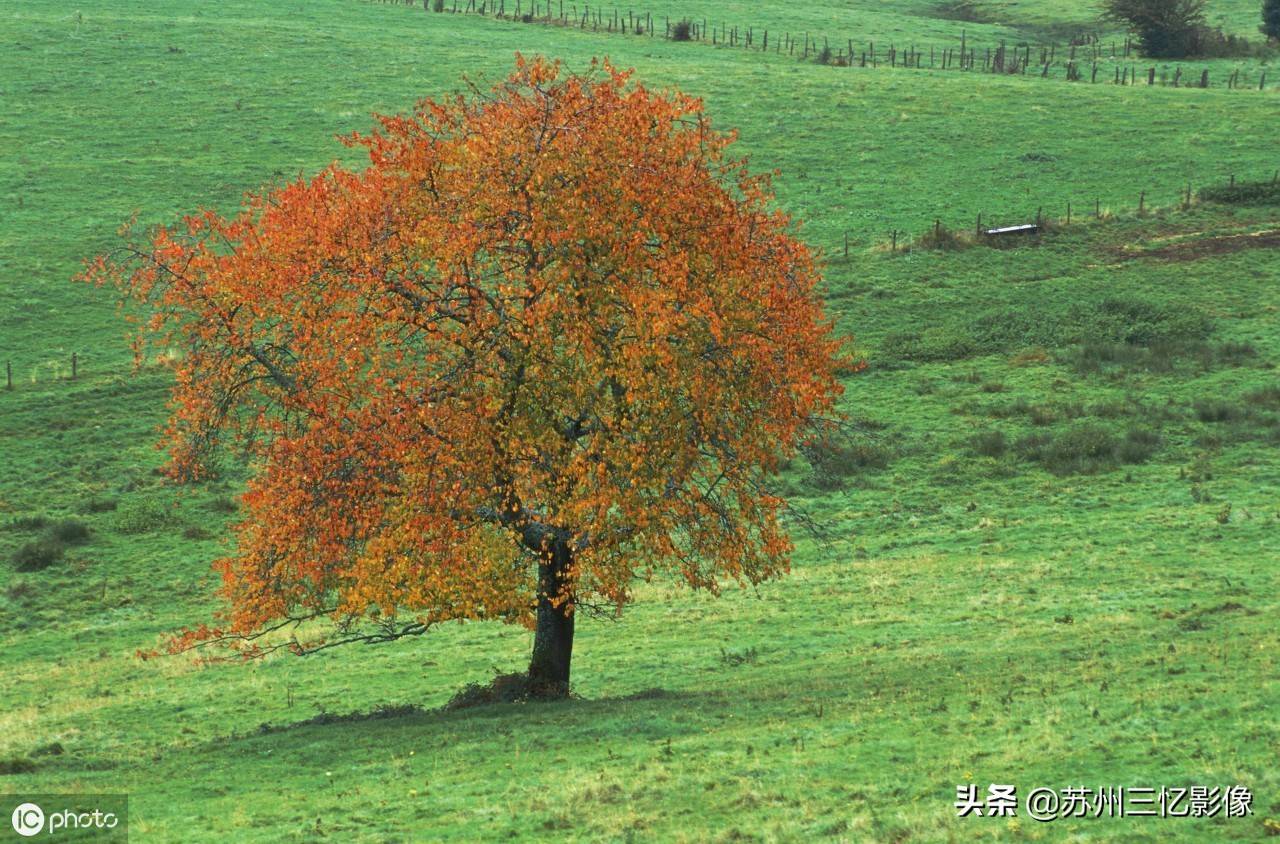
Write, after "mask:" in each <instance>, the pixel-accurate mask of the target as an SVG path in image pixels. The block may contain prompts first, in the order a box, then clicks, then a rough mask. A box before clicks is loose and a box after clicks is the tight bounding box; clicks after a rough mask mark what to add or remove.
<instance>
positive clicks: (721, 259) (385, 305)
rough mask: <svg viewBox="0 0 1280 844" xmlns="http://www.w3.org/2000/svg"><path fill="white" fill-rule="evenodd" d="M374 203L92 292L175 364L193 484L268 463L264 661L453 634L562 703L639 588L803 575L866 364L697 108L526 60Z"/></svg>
mask: <svg viewBox="0 0 1280 844" xmlns="http://www.w3.org/2000/svg"><path fill="white" fill-rule="evenodd" d="M379 124H380V128H378V129H377V130H376V131H374V132H372V133H371V134H368V135H363V136H362V135H354V136H352V137H351V138H349V139H348V143H349V144H353V145H359V146H362V147H364V148H366V149H367V150H368V155H369V161H370V163H369V166H368V167H366V168H365V169H363V170H360V171H358V172H353V171H351V170H348V169H344V168H343V167H341V166H338V165H333V166H331V167H329V168H328V169H326V170H325V171H324V172H322V173H321V174H320V175H319V176H317V177H315V178H313V179H310V180H301V181H297V182H294V183H291V184H287V185H285V186H283V187H280V188H278V189H274V190H270V191H267V192H264V193H262V194H260V195H257V196H253V197H251V198H250V200H249V201H248V203H247V205H246V208H245V210H243V211H242V212H241V213H240V214H239V215H238V216H235V217H233V218H229V219H226V218H223V217H221V216H219V215H217V214H215V213H212V212H206V213H203V214H199V215H197V216H192V217H189V218H187V219H186V220H185V223H184V225H182V226H181V227H172V228H161V229H158V230H156V231H155V232H154V233H153V234H152V235H151V237H150V238H149V240H148V241H147V242H146V243H145V245H142V246H137V247H132V248H130V249H127V250H126V251H125V252H124V254H123V255H121V254H117V255H115V256H108V257H104V258H100V259H98V260H97V261H95V262H93V263H92V264H91V265H90V267H89V269H88V271H87V272H86V277H87V278H88V279H90V280H93V281H96V282H99V283H101V282H111V283H115V284H118V285H120V286H121V287H122V289H123V290H124V291H125V293H126V294H127V296H128V297H130V298H131V299H134V300H136V301H137V302H140V303H143V305H144V310H146V311H147V312H148V313H149V314H150V316H149V318H148V322H147V323H146V325H145V327H144V330H143V331H142V332H141V335H140V339H139V341H138V347H137V348H138V351H139V353H140V354H141V353H144V349H145V343H146V342H147V341H148V340H150V341H151V342H155V341H156V340H157V339H158V340H159V342H161V343H164V344H165V346H166V347H170V348H173V347H176V348H177V349H180V350H181V354H178V355H174V356H172V357H173V361H172V366H173V367H174V369H175V370H176V383H175V386H174V388H173V401H172V416H171V419H170V423H169V426H168V430H167V435H166V441H167V445H168V448H169V450H170V454H171V458H172V459H171V465H170V469H171V471H172V473H173V474H174V475H175V476H176V477H178V478H182V479H193V478H198V477H200V476H201V475H202V474H204V473H207V472H208V471H209V470H210V466H211V464H210V457H211V455H212V454H213V453H214V452H213V450H214V449H215V448H216V447H218V446H219V445H220V444H222V443H224V442H225V441H227V440H228V439H230V440H232V441H233V442H239V443H241V444H243V446H244V447H246V448H247V449H248V450H249V454H250V455H251V461H250V465H251V466H252V468H253V472H254V475H253V478H252V481H251V482H250V485H249V488H248V491H247V492H246V494H245V495H244V498H243V505H244V511H245V515H246V518H245V519H244V521H243V522H241V523H240V524H239V525H238V526H237V544H236V551H235V553H234V555H233V556H230V557H229V558H227V559H223V560H221V561H219V563H218V564H217V565H218V567H219V568H220V570H221V574H222V578H223V584H224V585H223V592H224V594H225V597H226V599H227V609H226V610H225V611H224V612H223V613H222V614H221V616H220V617H219V619H218V620H217V623H216V624H214V625H202V626H199V627H197V628H194V629H190V630H187V631H184V632H183V633H181V634H179V635H178V636H176V637H175V639H174V641H173V642H172V643H171V647H172V648H175V649H182V648H186V647H190V646H194V645H196V644H199V643H206V642H222V643H226V644H230V645H232V646H233V647H235V648H237V649H239V650H240V651H242V652H244V653H245V654H248V655H260V654H263V653H267V652H270V651H272V650H275V649H278V648H281V647H284V648H288V649H291V650H293V651H294V652H298V653H305V652H310V651H314V650H316V649H319V648H326V647H331V646H333V645H336V644H341V643H346V642H353V641H362V642H375V641H387V640H393V639H398V638H400V637H404V636H410V635H415V634H420V633H423V632H424V631H426V630H428V629H429V628H431V627H432V626H433V625H436V624H438V623H440V622H442V621H446V620H450V619H499V620H502V621H507V622H514V623H523V624H525V625H527V626H529V627H531V628H533V630H534V644H533V656H532V660H531V663H530V667H529V675H530V676H529V679H530V681H531V682H530V688H531V689H532V690H533V692H534V693H537V694H541V695H547V696H557V695H562V694H564V693H566V692H567V689H568V684H569V678H570V673H569V667H570V656H571V653H572V647H573V631H574V621H575V616H576V615H577V614H578V613H579V612H582V611H586V610H611V611H617V610H620V609H621V608H622V606H623V605H624V604H626V603H627V602H628V601H629V599H630V597H631V593H632V588H633V585H634V583H635V582H636V580H637V578H644V579H649V578H651V577H654V576H659V575H662V574H664V573H665V574H668V575H673V576H675V577H676V578H677V579H678V580H680V581H683V582H685V583H687V584H689V585H691V586H693V587H695V588H705V589H708V590H712V591H715V590H716V589H717V588H718V586H719V585H720V584H722V583H724V582H734V581H736V582H739V583H747V582H749V583H753V584H754V583H757V582H759V581H761V580H763V579H765V578H769V577H771V576H774V575H777V574H779V573H781V572H783V571H784V570H785V569H786V567H787V563H788V556H789V551H790V543H789V540H788V536H787V533H786V530H785V528H784V526H783V524H782V522H781V516H782V508H783V507H784V502H783V501H782V500H781V499H780V498H778V497H777V496H776V495H775V494H773V493H771V492H770V491H769V485H768V479H769V477H770V475H771V474H772V473H774V472H775V471H776V470H777V469H778V468H779V464H780V461H781V460H783V459H785V458H786V457H787V456H789V455H790V454H792V453H793V452H794V451H795V450H796V448H797V446H798V445H800V444H801V443H802V441H803V440H804V438H805V437H806V436H807V433H806V432H807V431H809V430H811V429H810V428H809V425H810V423H811V422H812V421H813V420H814V419H815V418H816V417H818V416H821V415H822V414H823V413H824V412H826V411H829V410H830V408H831V407H832V405H833V402H834V400H835V398H836V397H837V395H838V394H839V392H840V385H839V382H838V380H837V374H836V373H837V369H838V367H840V366H841V365H842V364H843V362H844V361H845V355H844V353H843V352H842V351H841V345H840V342H839V340H838V339H837V338H836V337H835V335H834V333H833V327H832V324H831V323H830V321H829V320H828V319H827V318H826V317H825V316H824V314H823V308H822V305H821V303H820V300H819V298H818V296H817V295H816V293H815V284H816V282H817V281H818V278H819V274H818V270H817V269H816V267H815V263H814V258H813V256H812V255H811V254H810V251H809V250H808V249H807V248H806V247H805V246H804V245H803V244H802V243H801V242H800V241H798V240H797V239H796V238H795V237H794V236H793V235H792V234H791V233H790V231H789V230H790V224H789V221H788V220H787V218H786V217H785V216H784V215H782V214H781V213H779V212H777V211H775V210H772V208H771V200H772V197H771V193H770V190H769V184H768V179H767V178H766V177H763V176H759V175H751V174H749V173H748V171H747V169H746V164H745V161H744V160H742V159H736V158H732V157H729V156H728V154H727V148H728V147H729V145H730V143H731V140H732V138H731V137H730V136H727V135H723V134H719V133H717V132H715V131H713V130H712V128H711V126H710V125H709V123H708V120H707V118H706V116H705V115H704V113H703V110H702V106H701V104H700V102H699V101H697V100H695V99H691V98H689V97H686V96H683V95H680V94H676V93H658V92H654V91H650V90H647V89H645V88H644V87H642V86H639V85H635V84H633V83H631V82H630V81H629V79H628V74H627V73H625V72H621V71H619V70H617V69H615V68H613V67H612V66H610V65H609V64H607V63H605V64H603V65H601V66H595V65H593V71H592V72H591V73H589V74H587V75H585V76H579V75H569V74H565V73H564V72H563V71H562V70H561V68H560V67H559V65H558V64H552V63H548V62H546V61H543V60H534V61H526V60H524V59H518V61H517V68H516V70H515V71H514V73H513V74H512V75H511V76H510V77H509V78H508V79H506V80H505V81H503V82H502V83H501V84H499V85H497V86H496V87H494V88H493V89H492V90H491V91H485V92H482V91H480V90H479V89H476V88H473V89H472V90H471V92H470V94H469V95H467V96H458V97H455V98H452V99H449V100H447V101H445V102H433V101H430V100H427V101H424V102H422V103H420V104H419V106H418V107H417V109H416V110H415V111H414V112H413V113H412V114H410V115H405V116H395V117H380V118H379Z"/></svg>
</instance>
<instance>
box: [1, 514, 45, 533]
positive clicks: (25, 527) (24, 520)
mask: <svg viewBox="0 0 1280 844" xmlns="http://www.w3.org/2000/svg"><path fill="white" fill-rule="evenodd" d="M47 524H49V519H48V517H47V516H45V515H43V514H41V515H37V516H17V517H16V518H13V519H10V520H9V524H7V525H5V527H6V528H7V529H8V530H21V531H30V530H40V529H41V528H43V527H44V526H45V525H47Z"/></svg>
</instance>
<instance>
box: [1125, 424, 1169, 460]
mask: <svg viewBox="0 0 1280 844" xmlns="http://www.w3.org/2000/svg"><path fill="white" fill-rule="evenodd" d="M1159 447H1160V435H1159V434H1157V433H1156V432H1155V431H1151V430H1148V429H1146V428H1130V429H1129V431H1128V432H1127V433H1126V434H1125V435H1124V439H1123V440H1121V441H1120V444H1119V445H1117V446H1116V459H1117V460H1119V461H1120V462H1121V463H1145V462H1147V460H1148V459H1150V457H1151V455H1153V454H1155V453H1156V449H1158V448H1159Z"/></svg>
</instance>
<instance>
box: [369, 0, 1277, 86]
mask: <svg viewBox="0 0 1280 844" xmlns="http://www.w3.org/2000/svg"><path fill="white" fill-rule="evenodd" d="M382 2H384V3H387V2H390V3H393V4H394V5H405V6H410V7H415V6H416V5H417V3H416V0H382ZM422 8H423V10H424V11H432V10H434V11H436V12H449V13H452V14H472V15H481V16H484V17H491V18H497V19H502V20H509V21H518V22H521V23H529V24H542V25H546V26H562V27H575V28H577V29H584V30H585V29H590V30H591V31H593V32H605V33H609V34H623V35H625V34H631V35H634V36H638V37H649V38H654V37H657V36H656V32H657V27H656V25H655V23H654V17H653V15H652V14H651V13H649V12H636V11H634V10H632V9H628V10H626V12H625V13H624V12H623V11H622V10H621V9H617V8H614V9H605V8H603V7H601V6H595V7H592V6H591V5H590V4H583V6H582V7H581V8H579V6H578V4H577V3H574V2H570V3H568V4H566V3H565V2H564V0H510V2H508V0H447V2H445V0H423V2H422ZM662 27H663V36H662V37H663V38H665V39H668V40H672V41H692V42H698V43H701V44H709V45H712V46H722V47H728V48H740V49H743V50H747V51H755V52H757V53H760V54H768V53H774V54H776V55H785V56H789V57H794V58H796V59H798V60H801V61H811V60H812V61H815V62H818V63H820V64H825V65H832V66H837V67H860V68H866V67H870V68H880V67H887V68H913V69H926V68H928V69H933V70H956V71H970V72H976V71H979V70H981V71H982V72H986V73H997V74H1008V75H1019V76H1035V77H1038V78H1041V79H1049V78H1055V79H1058V78H1061V79H1065V80H1066V81H1068V82H1088V83H1091V84H1097V83H1098V82H1099V81H1102V82H1110V83H1111V84H1114V85H1121V86H1143V85H1144V86H1145V87H1154V86H1156V85H1157V84H1159V85H1161V86H1171V87H1174V88H1210V87H1219V88H1227V89H1230V90H1240V89H1253V88H1254V87H1255V84H1254V81H1253V80H1251V79H1248V78H1246V77H1244V76H1242V74H1241V71H1240V69H1238V68H1237V69H1235V70H1233V71H1232V72H1231V73H1229V74H1227V75H1226V76H1225V77H1220V78H1219V79H1218V80H1217V81H1216V82H1215V81H1214V80H1213V79H1211V74H1210V72H1209V70H1208V69H1202V70H1200V72H1199V73H1198V74H1197V73H1194V72H1189V73H1186V74H1184V71H1183V67H1182V65H1176V66H1174V67H1173V68H1172V69H1171V68H1170V67H1169V66H1147V67H1145V68H1143V67H1141V65H1140V64H1139V63H1137V62H1136V61H1131V59H1134V60H1136V59H1137V50H1136V47H1135V45H1134V43H1133V41H1132V40H1131V39H1130V38H1125V39H1123V40H1122V41H1116V40H1112V41H1110V42H1109V43H1103V41H1102V40H1101V38H1100V37H1099V36H1098V35H1097V34H1095V33H1081V34H1080V35H1079V36H1077V37H1076V38H1073V39H1072V41H1071V42H1070V43H1068V44H1065V45H1057V44H1042V45H1037V46H1032V45H1030V44H1017V45H1013V46H1009V45H1007V44H1006V43H1004V42H1001V43H999V44H998V45H996V46H994V47H993V46H984V47H981V48H980V47H977V46H974V45H973V44H970V43H969V39H968V37H967V35H966V34H965V33H964V31H962V32H961V36H960V43H959V44H958V45H953V46H944V47H939V46H929V47H928V49H927V52H926V49H925V48H924V47H920V46H917V45H915V44H909V45H907V46H905V47H903V46H898V45H896V44H893V43H890V44H888V45H885V44H883V43H881V44H876V43H875V42H874V41H864V40H862V39H858V40H855V39H853V38H844V37H841V38H834V39H832V38H830V37H828V36H827V35H825V34H817V35H811V34H810V33H808V32H805V33H802V34H801V37H800V38H796V37H794V36H793V35H792V34H791V33H790V32H783V33H779V32H777V31H775V32H774V33H773V34H772V36H771V35H770V32H769V30H768V29H765V28H760V27H755V26H739V25H731V24H728V23H724V22H721V23H715V22H711V23H708V21H707V19H706V18H702V19H701V20H690V19H687V18H682V19H678V20H676V22H675V24H674V25H673V24H672V20H671V18H670V17H669V16H664V17H663V18H662ZM819 41H821V44H822V46H821V48H819V46H818V45H819ZM833 44H834V45H835V46H834V47H833V46H832V45H833ZM864 44H865V47H864V46H863V45H864ZM926 56H927V63H926ZM1108 61H1110V62H1112V63H1115V64H1114V67H1113V68H1112V70H1111V72H1109V73H1108V72H1104V71H1105V70H1106V67H1107V62H1108ZM1266 86H1267V72H1266V69H1265V68H1259V75H1258V77H1257V80H1256V89H1257V90H1260V91H1261V90H1264V89H1265V88H1266Z"/></svg>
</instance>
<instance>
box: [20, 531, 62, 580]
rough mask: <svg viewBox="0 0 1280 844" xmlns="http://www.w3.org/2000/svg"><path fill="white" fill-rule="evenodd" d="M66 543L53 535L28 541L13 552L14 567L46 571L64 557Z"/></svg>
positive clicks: (29, 570) (28, 570) (21, 569)
mask: <svg viewBox="0 0 1280 844" xmlns="http://www.w3.org/2000/svg"><path fill="white" fill-rule="evenodd" d="M66 550H67V549H66V545H65V544H63V543H62V542H60V541H58V540H57V539H54V538H52V537H44V538H43V539H37V540H36V541H34V542H28V543H26V544H24V545H22V546H21V547H20V548H18V550H17V551H15V552H14V553H13V567H14V569H16V570H17V571H22V572H31V571H44V570H45V569H47V568H49V566H51V565H53V564H54V563H56V562H58V561H59V560H61V559H62V555H63V554H64V553H65V552H66Z"/></svg>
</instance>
